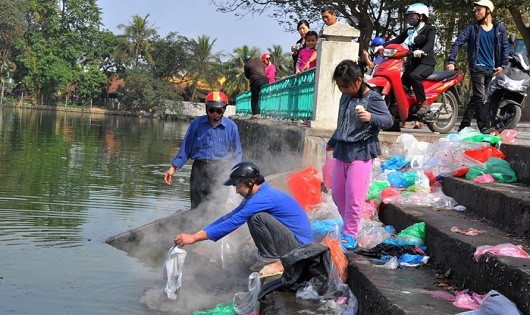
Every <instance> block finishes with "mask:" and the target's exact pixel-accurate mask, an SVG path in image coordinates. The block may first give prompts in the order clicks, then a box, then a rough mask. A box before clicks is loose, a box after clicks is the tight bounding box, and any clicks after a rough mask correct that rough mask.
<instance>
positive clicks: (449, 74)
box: [424, 70, 458, 81]
mask: <svg viewBox="0 0 530 315" xmlns="http://www.w3.org/2000/svg"><path fill="white" fill-rule="evenodd" d="M456 76H458V71H450V70H434V72H433V73H432V74H431V75H430V76H428V77H427V78H426V79H424V80H426V81H445V80H451V79H453V78H455V77H456Z"/></svg>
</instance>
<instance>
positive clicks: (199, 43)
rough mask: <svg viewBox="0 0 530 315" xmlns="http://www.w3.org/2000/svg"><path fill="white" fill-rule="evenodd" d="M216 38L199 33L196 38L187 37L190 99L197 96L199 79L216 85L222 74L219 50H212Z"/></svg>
mask: <svg viewBox="0 0 530 315" xmlns="http://www.w3.org/2000/svg"><path fill="white" fill-rule="evenodd" d="M216 41H217V39H213V40H212V39H211V38H210V37H209V36H206V35H201V36H199V37H198V38H197V39H189V40H188V43H187V48H188V49H189V54H190V57H191V60H190V63H189V65H188V76H190V77H191V79H192V82H191V101H195V100H196V98H197V87H198V83H199V81H202V82H203V83H206V84H208V85H209V86H218V85H219V79H220V77H221V76H222V74H221V72H220V69H221V56H222V53H221V52H214V50H213V45H214V44H215V42H216Z"/></svg>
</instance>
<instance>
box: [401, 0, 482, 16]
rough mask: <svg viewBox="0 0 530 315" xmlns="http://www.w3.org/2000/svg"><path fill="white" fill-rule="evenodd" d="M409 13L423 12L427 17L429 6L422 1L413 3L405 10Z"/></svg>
mask: <svg viewBox="0 0 530 315" xmlns="http://www.w3.org/2000/svg"><path fill="white" fill-rule="evenodd" d="M481 1H482V0H481ZM411 13H416V14H419V15H422V14H423V15H425V16H426V17H429V7H427V6H426V5H425V4H423V3H414V4H413V5H411V6H410V7H409V8H408V9H407V12H405V14H411Z"/></svg>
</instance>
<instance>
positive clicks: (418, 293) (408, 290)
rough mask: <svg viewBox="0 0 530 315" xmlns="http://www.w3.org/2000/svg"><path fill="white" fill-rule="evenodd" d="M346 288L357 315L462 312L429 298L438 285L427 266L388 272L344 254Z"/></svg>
mask: <svg viewBox="0 0 530 315" xmlns="http://www.w3.org/2000/svg"><path fill="white" fill-rule="evenodd" d="M348 260H349V261H350V264H349V266H348V286H349V287H350V288H351V289H352V292H353V294H355V296H356V297H357V300H358V302H359V312H358V314H455V313H458V312H459V311H462V309H459V308H456V307H455V306H453V304H452V303H451V301H448V300H444V299H440V298H436V297H433V296H432V292H433V291H440V290H442V289H440V288H439V287H437V286H436V285H435V283H436V282H438V281H440V280H439V279H436V278H435V277H434V272H433V271H432V269H431V268H429V267H427V266H420V267H418V268H413V267H405V268H398V269H395V270H388V269H383V268H378V267H376V266H375V265H374V264H373V263H372V262H371V261H370V260H369V259H368V258H367V257H364V256H361V255H358V254H348Z"/></svg>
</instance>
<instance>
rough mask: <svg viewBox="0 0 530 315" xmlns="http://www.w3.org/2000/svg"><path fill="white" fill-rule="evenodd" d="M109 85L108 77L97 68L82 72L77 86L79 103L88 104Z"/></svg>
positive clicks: (89, 68) (92, 67)
mask: <svg viewBox="0 0 530 315" xmlns="http://www.w3.org/2000/svg"><path fill="white" fill-rule="evenodd" d="M106 84H107V76H106V75H105V74H104V73H103V72H101V70H100V69H99V68H97V67H96V66H91V67H87V68H86V69H84V70H83V71H81V73H80V75H79V78H78V79H77V84H76V91H75V92H76V96H77V97H78V103H81V104H83V103H86V102H89V101H90V100H92V99H94V98H95V97H96V96H98V95H99V94H100V93H101V90H102V89H103V87H105V85H106Z"/></svg>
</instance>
